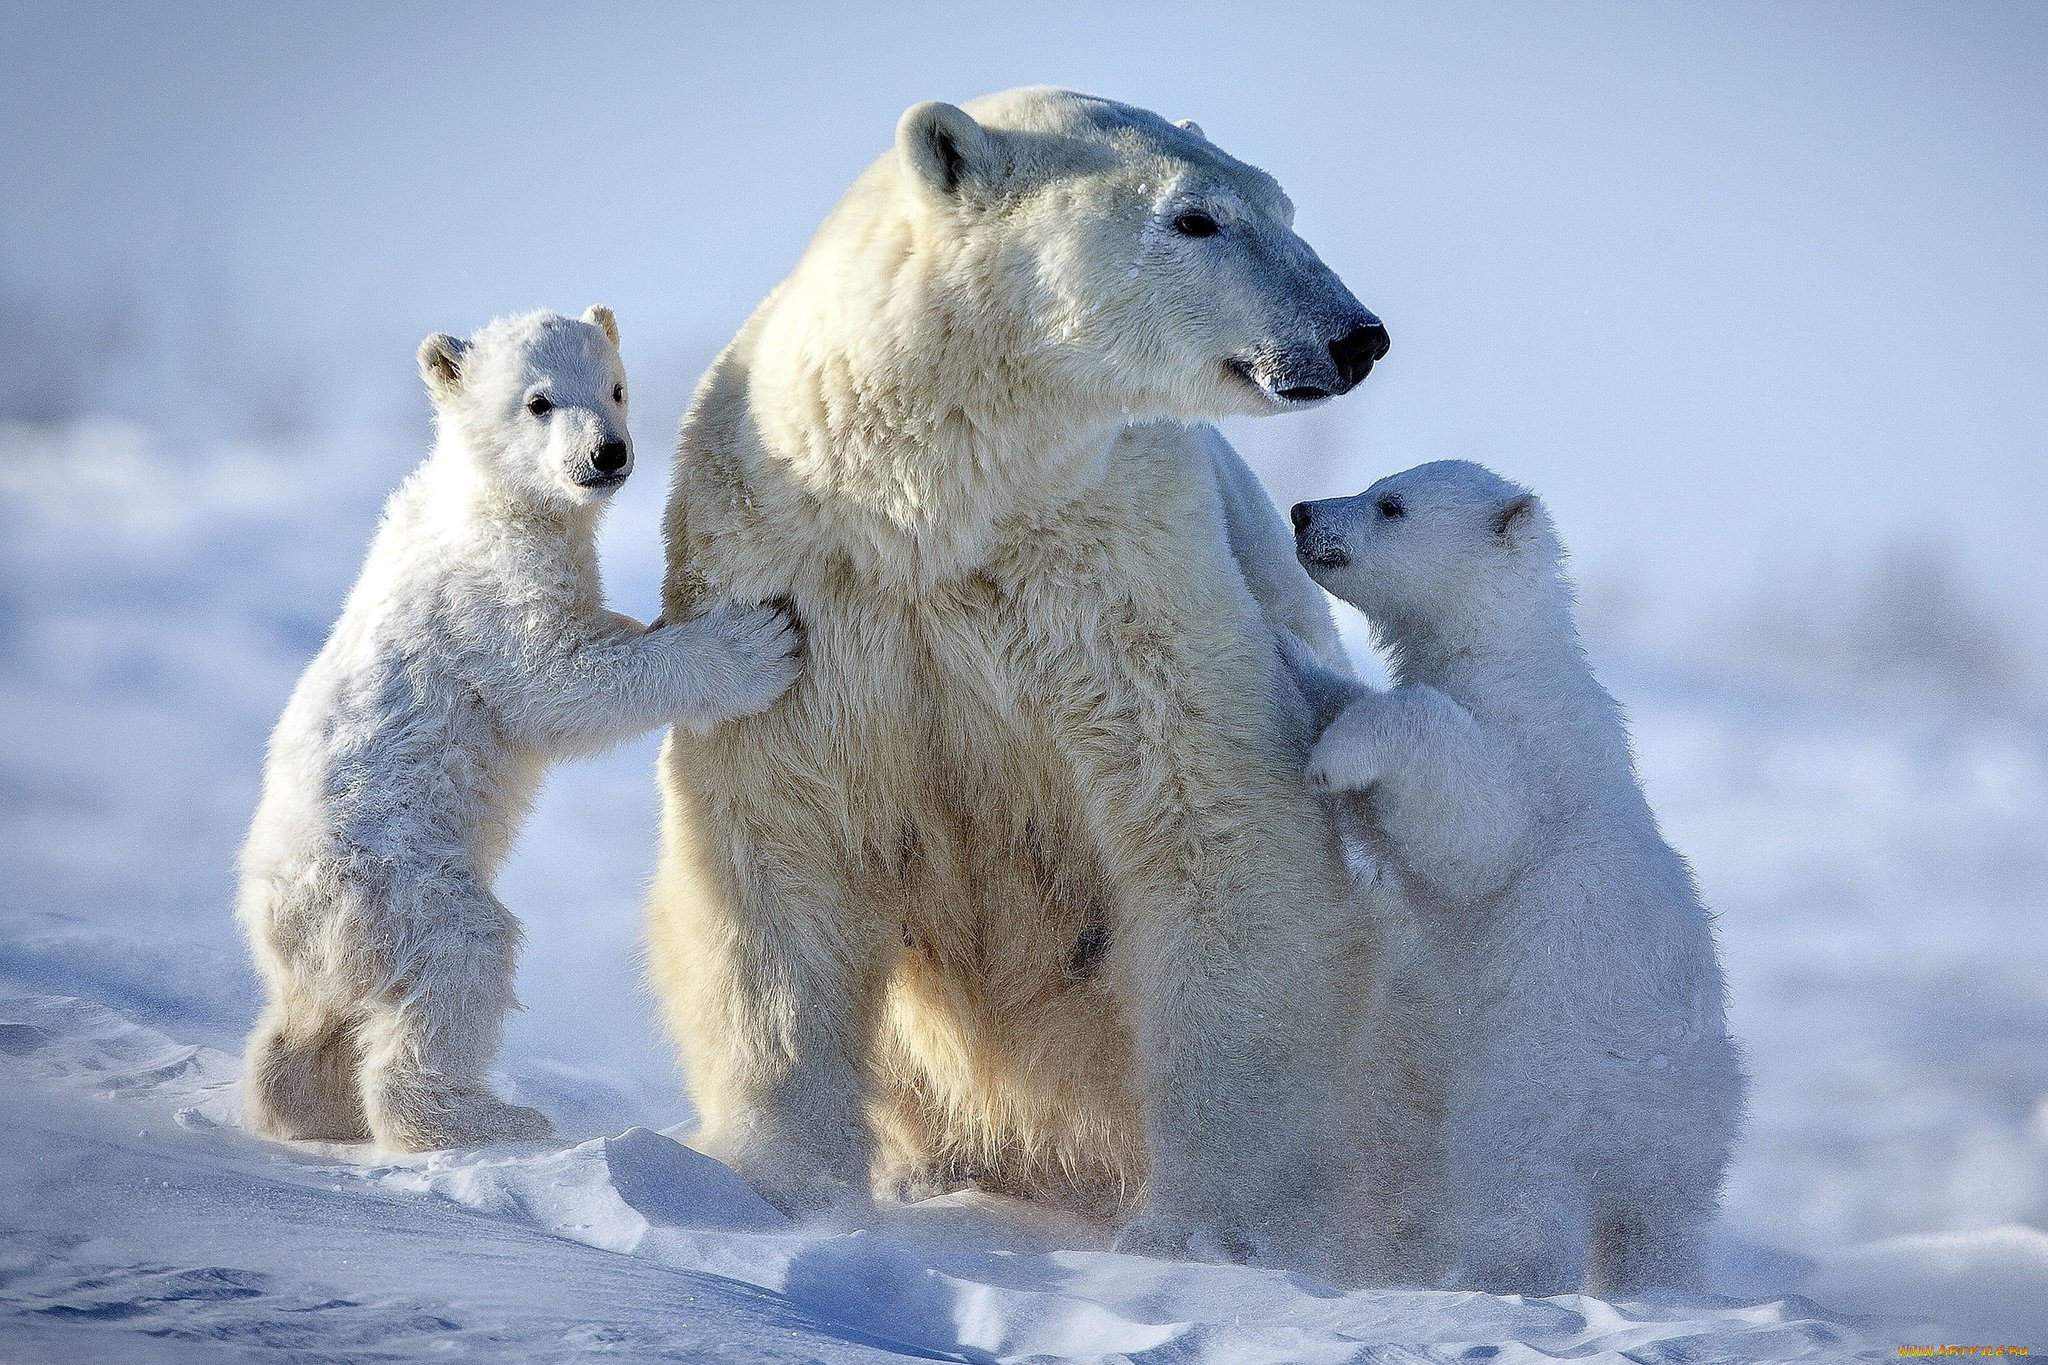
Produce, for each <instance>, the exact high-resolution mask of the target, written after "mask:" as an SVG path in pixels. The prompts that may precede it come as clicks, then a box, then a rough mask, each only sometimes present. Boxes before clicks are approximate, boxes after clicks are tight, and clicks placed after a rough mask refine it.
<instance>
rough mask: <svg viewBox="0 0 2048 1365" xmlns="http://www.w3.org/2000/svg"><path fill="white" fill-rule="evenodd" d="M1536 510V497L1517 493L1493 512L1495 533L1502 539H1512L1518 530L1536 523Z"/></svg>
mask: <svg viewBox="0 0 2048 1365" xmlns="http://www.w3.org/2000/svg"><path fill="white" fill-rule="evenodd" d="M1535 510H1536V499H1535V498H1534V497H1533V496H1531V495H1530V494H1528V493H1517V494H1515V496H1513V497H1512V498H1509V499H1508V500H1507V501H1506V502H1504V503H1502V504H1501V505H1500V508H1499V510H1497V511H1496V512H1495V513H1494V514H1493V533H1494V535H1496V536H1498V537H1500V539H1502V540H1510V539H1512V538H1513V537H1514V536H1515V535H1516V533H1517V532H1519V531H1522V530H1524V529H1526V528H1527V527H1529V526H1532V525H1534V524H1535V518H1534V516H1533V515H1532V513H1534V512H1535Z"/></svg>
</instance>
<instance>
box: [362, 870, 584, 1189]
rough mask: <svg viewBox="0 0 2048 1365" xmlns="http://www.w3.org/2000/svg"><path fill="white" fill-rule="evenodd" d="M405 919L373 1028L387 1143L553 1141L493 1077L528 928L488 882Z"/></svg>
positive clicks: (412, 1146) (371, 1095) (366, 1057)
mask: <svg viewBox="0 0 2048 1365" xmlns="http://www.w3.org/2000/svg"><path fill="white" fill-rule="evenodd" d="M411 911H412V913H410V914H408V915H407V916H406V917H405V923H404V924H403V926H402V930H403V931H409V932H402V933H401V934H400V935H399V937H400V938H401V940H402V941H400V942H399V943H397V944H395V945H394V950H393V953H392V961H391V963H390V965H389V972H390V975H389V980H388V983H387V984H386V985H385V987H384V989H383V990H382V991H381V992H380V998H378V999H377V1000H376V1001H374V1002H373V1003H372V1004H371V1005H370V1007H369V1009H368V1019H367V1022H366V1023H365V1025H364V1029H363V1098H364V1102H365V1106H366V1109H367V1111H368V1114H369V1120H370V1128H371V1131H372V1133H373V1134H374V1135H375V1137H376V1139H377V1143H378V1145H379V1146H382V1147H386V1148H389V1149H391V1150H394V1151H402V1152H426V1151H434V1150H437V1149H440V1148H445V1147H475V1146H483V1145H485V1144H488V1143H493V1142H511V1141H517V1140H519V1139H522V1138H540V1137H546V1136H547V1135H548V1134H550V1133H551V1132H553V1131H554V1127H553V1125H552V1124H550V1123H549V1122H548V1120H547V1116H546V1115H544V1114H542V1113H541V1112H540V1111H539V1110H537V1109H528V1108H526V1107H524V1106H522V1105H516V1104H507V1103H505V1102H504V1101H503V1100H501V1099H499V1098H498V1097H497V1096H496V1095H494V1094H492V1093H491V1089H490V1086H489V1084H488V1082H487V1081H486V1079H485V1072H486V1070H487V1069H488V1068H489V1066H490V1063H491V1060H492V1058H494V1057H495V1056H496V1055H497V1051H498V1044H499V1042H500V1040H501V1039H502V1038H503V1037H504V1032H505V1016H506V1015H507V1014H508V1013H510V1012H511V1011H512V1009H514V1008H515V1007H516V1005H517V1001H516V1000H515V999H514V998H513V995H512V973H513V968H514V964H515V960H516V958H517V954H518V951H519V939H520V932H519V924H518V922H517V921H516V920H514V919H513V918H512V915H511V912H510V911H508V910H506V909H505V907H504V906H502V905H500V904H499V903H498V901H497V898H496V897H494V896H492V895H491V894H490V893H489V892H488V891H485V890H483V889H482V888H481V887H475V886H471V887H462V888H455V889H452V890H440V891H437V892H436V893H434V894H433V895H432V896H431V897H423V898H422V900H421V901H420V902H419V903H416V904H415V905H414V906H413V907H411Z"/></svg>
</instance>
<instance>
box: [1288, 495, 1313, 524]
mask: <svg viewBox="0 0 2048 1365" xmlns="http://www.w3.org/2000/svg"><path fill="white" fill-rule="evenodd" d="M1287 515H1288V516H1289V517H1291V518H1292V519H1293V521H1294V529H1295V530H1297V531H1306V530H1307V529H1308V524H1309V523H1310V522H1312V521H1314V520H1315V519H1316V518H1315V513H1313V512H1311V511H1309V510H1308V504H1307V503H1305V502H1297V503H1296V504H1294V510H1293V511H1291V512H1289V513H1288V514H1287Z"/></svg>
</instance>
